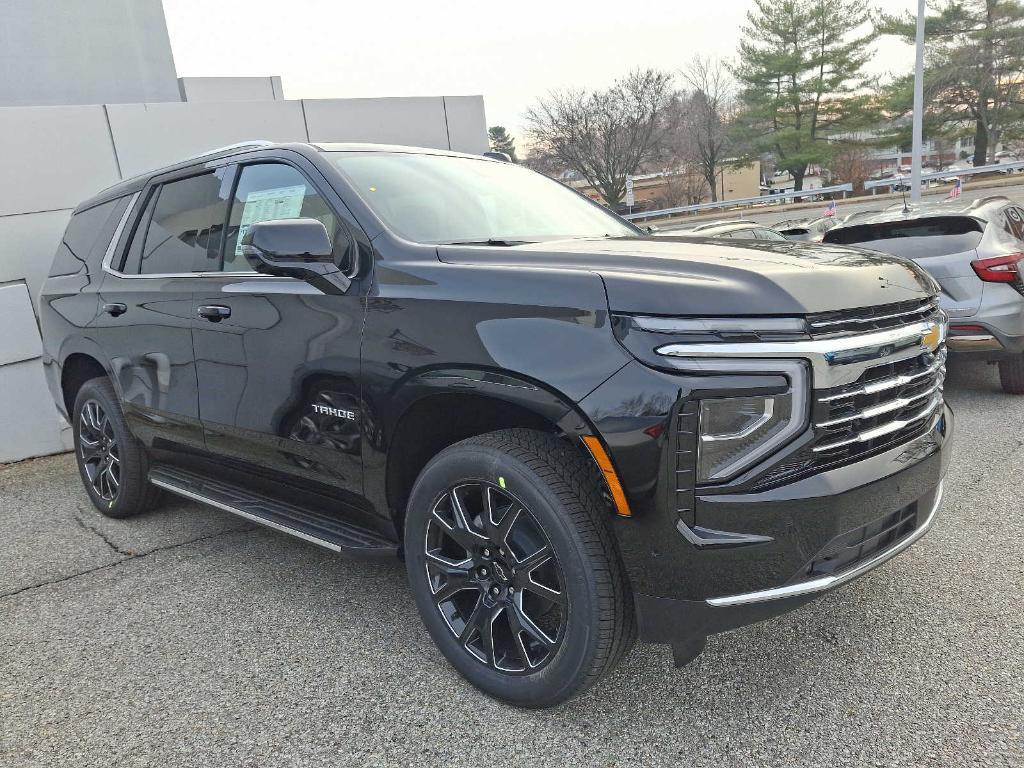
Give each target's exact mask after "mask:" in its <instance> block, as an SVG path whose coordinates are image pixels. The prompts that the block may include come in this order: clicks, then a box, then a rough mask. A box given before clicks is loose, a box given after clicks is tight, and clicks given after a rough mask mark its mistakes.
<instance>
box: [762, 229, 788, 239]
mask: <svg viewBox="0 0 1024 768" xmlns="http://www.w3.org/2000/svg"><path fill="white" fill-rule="evenodd" d="M754 234H755V235H757V239H758V240H785V239H786V238H784V237H783V236H782V235H780V234H779V233H778V232H775V231H773V230H771V229H755V230H754Z"/></svg>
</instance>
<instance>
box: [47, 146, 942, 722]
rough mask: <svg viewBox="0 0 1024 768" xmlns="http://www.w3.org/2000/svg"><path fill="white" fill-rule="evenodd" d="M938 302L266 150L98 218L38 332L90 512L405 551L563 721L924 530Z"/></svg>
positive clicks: (451, 653)
mask: <svg viewBox="0 0 1024 768" xmlns="http://www.w3.org/2000/svg"><path fill="white" fill-rule="evenodd" d="M935 291H936V286H935V283H934V281H933V280H931V278H929V277H928V276H927V275H926V274H925V273H924V272H923V271H922V270H921V269H919V268H918V267H916V266H914V265H913V264H911V263H909V262H907V261H905V260H903V259H898V258H893V257H890V256H885V255H881V254H868V253H866V252H864V251H858V250H847V249H843V248H840V247H833V248H831V249H829V250H827V251H826V250H823V249H822V248H821V247H820V246H809V245H803V244H799V243H769V242H759V243H757V244H756V247H755V246H754V245H753V244H751V243H744V242H742V241H731V240H730V241H725V240H700V241H698V240H685V239H664V238H656V237H647V236H645V235H644V233H643V232H642V231H641V230H639V229H637V228H636V227H634V226H632V225H631V224H629V223H627V222H623V221H622V220H621V219H619V218H618V217H616V216H615V215H614V214H613V213H611V212H610V211H607V210H606V209H603V208H602V207H601V206H599V205H596V204H595V203H593V202H590V201H587V200H586V199H584V198H582V197H581V196H579V195H577V194H576V193H574V192H572V191H571V190H568V189H566V188H565V187H563V186H561V185H560V184H558V183H557V182H555V181H552V180H550V179H547V178H546V177H544V176H541V175H539V174H536V173H533V172H532V171H529V170H527V169H525V168H522V167H520V166H515V165H510V164H508V163H504V162H499V161H496V160H489V159H486V158H481V157H474V156H470V155H460V154H456V153H452V152H442V151H436V150H428V149H411V148H393V147H392V148H387V147H375V146H368V145H341V144H318V145H311V144H280V145H278V144H254V145H247V146H240V147H239V146H236V147H233V148H227V149H224V150H221V151H216V152H212V153H209V154H206V155H203V156H201V157H197V158H192V159H189V160H186V161H183V162H181V163H179V164H177V165H174V166H171V167H168V168H164V169H161V170H158V171H154V172H152V173H147V174H144V175H142V176H138V177H136V178H133V179H130V180H128V181H124V182H122V183H119V184H117V185H116V186H114V187H111V188H110V189H107V190H104V191H103V192H100V193H99V194H98V195H96V196H95V197H93V198H91V199H90V200H88V201H86V202H84V203H82V204H81V205H79V206H78V207H77V208H76V209H75V211H74V213H73V215H72V216H71V219H70V223H69V224H68V227H67V231H66V232H65V234H64V237H63V240H62V242H61V244H60V247H59V250H58V252H57V255H56V258H55V260H54V263H53V266H52V269H51V271H50V276H49V278H48V279H47V280H46V282H45V285H44V287H43V290H42V296H41V307H40V313H41V325H42V332H43V337H44V339H45V369H46V376H47V381H48V384H49V387H50V389H51V390H52V393H53V397H54V400H55V402H56V403H57V407H58V408H59V409H60V411H61V412H62V413H64V414H65V415H66V416H67V417H68V419H69V420H70V422H71V424H72V425H73V429H74V442H75V456H76V460H77V464H78V469H79V471H80V473H81V478H82V481H83V484H84V486H85V491H86V493H87V494H88V496H89V499H90V500H91V502H92V504H93V505H94V506H95V507H96V509H98V510H99V511H100V512H101V513H103V514H105V515H108V516H110V517H125V516H128V515H134V514H137V513H140V512H145V511H147V510H150V509H153V508H154V507H156V506H157V505H158V503H159V502H160V498H161V493H162V492H169V493H172V494H177V495H179V496H183V497H185V498H188V499H193V500H196V501H199V502H203V503H205V504H209V505H210V506H212V507H216V508H217V509H220V510H223V511H226V512H229V513H231V514H234V515H238V516H240V517H242V518H244V519H246V520H249V521H251V522H254V523H259V524H262V525H265V526H269V527H270V528H273V529H275V530H276V531H279V532H283V533H286V534H290V535H292V536H296V537H298V538H300V539H303V540H305V541H307V542H311V543H313V544H317V545H320V546H323V547H326V548H327V549H329V550H332V551H334V552H339V553H344V554H347V555H353V556H368V557H379V556H385V557H391V558H394V557H400V558H402V559H403V560H404V562H405V567H406V570H407V573H408V578H409V586H410V589H411V591H412V594H413V597H414V599H415V602H416V605H417V608H418V610H419V613H420V616H421V617H422V620H423V623H424V624H425V625H426V628H427V630H428V631H429V633H430V635H431V637H432V638H433V639H434V641H435V642H436V644H437V646H438V647H439V649H440V650H441V652H442V653H443V654H444V656H445V657H446V658H447V659H448V660H449V661H450V662H451V664H452V665H453V666H454V667H455V668H456V669H457V670H458V671H459V672H460V673H461V674H463V675H464V676H465V677H466V678H467V679H468V680H470V681H471V682H472V683H473V684H475V685H476V686H478V687H479V688H481V689H482V690H483V691H486V692H487V693H489V694H490V695H492V696H495V697H498V698H500V699H503V700H505V701H508V702H511V703H513V704H516V705H519V706H527V707H542V706H550V705H553V704H557V703H558V702H561V701H564V700H565V699H567V698H569V697H570V696H572V695H573V694H575V693H578V692H579V691H581V690H583V689H585V688H587V687H588V686H590V685H592V684H593V683H594V682H595V681H596V680H597V679H599V678H600V677H601V676H602V675H603V674H605V673H606V672H608V671H609V670H610V669H612V668H613V667H615V665H616V664H618V662H619V661H621V659H622V658H623V657H624V656H625V655H626V654H627V653H628V652H629V649H630V647H631V646H632V644H633V642H634V640H635V639H637V638H639V639H640V640H643V641H647V642H655V643H666V644H670V645H671V646H672V647H673V651H674V656H675V659H676V663H677V664H683V663H686V662H687V661H689V660H691V659H693V658H694V657H695V656H696V655H697V654H699V653H700V651H701V649H702V648H703V647H704V643H705V639H706V637H707V635H709V634H711V633H714V632H721V631H724V630H728V629H732V628H735V627H738V626H741V625H743V624H747V623H750V622H753V621H758V620H760V619H763V618H765V617H768V616H771V615H774V614H778V613H782V612H784V611H787V610H790V609H792V608H795V607H797V606H799V605H802V604H804V603H806V602H808V601H809V600H811V599H812V598H814V597H815V596H817V595H820V594H822V593H824V592H826V591H828V590H830V589H832V588H833V587H836V586H839V585H841V584H844V583H846V582H848V581H850V580H851V579H853V578H855V577H857V576H860V575H861V574H863V573H866V572H868V571H870V570H871V569H873V568H874V567H875V566H877V565H879V564H880V563H882V562H884V561H886V560H887V559H889V558H891V557H893V556H894V555H896V554H898V553H899V552H901V551H903V550H904V549H906V548H907V547H908V546H910V545H911V544H913V543H914V542H915V541H917V540H918V539H919V538H920V537H921V536H922V535H924V533H925V532H926V531H928V529H929V528H930V527H931V526H932V524H933V523H934V521H935V519H936V514H937V510H938V509H939V505H940V502H941V498H942V478H943V475H944V473H945V471H946V466H947V463H948V461H949V456H950V451H951V437H952V429H953V422H952V415H951V413H950V411H949V410H948V409H947V408H946V406H945V405H944V402H943V398H942V381H943V370H944V369H943V359H944V355H945V351H944V335H945V327H944V324H943V320H942V317H941V315H940V314H939V312H938V310H937V308H936V306H935ZM385 591H387V590H385ZM893 594H895V593H893ZM378 597H379V596H378V595H367V596H366V598H365V599H366V600H374V599H378ZM894 599H898V598H894ZM357 608H358V606H356V605H353V610H357ZM394 623H395V626H394V627H393V628H392V631H393V632H394V633H395V634H396V635H401V634H402V633H403V632H409V633H411V634H415V633H416V630H415V629H413V628H411V627H404V626H403V625H402V615H401V612H400V611H399V612H396V613H395V615H394ZM412 642H413V643H414V644H415V643H417V642H418V641H415V640H413V641H412ZM339 653H343V650H341V651H339ZM343 661H344V660H343V658H340V659H324V675H325V676H330V674H331V669H332V667H334V666H336V665H337V664H339V663H343ZM407 663H409V664H414V663H416V654H415V653H414V654H410V655H409V657H408V659H407Z"/></svg>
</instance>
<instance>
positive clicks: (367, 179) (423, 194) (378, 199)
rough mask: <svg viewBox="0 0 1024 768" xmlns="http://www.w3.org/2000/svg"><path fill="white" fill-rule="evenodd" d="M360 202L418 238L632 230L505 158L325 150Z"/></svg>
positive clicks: (627, 233)
mask: <svg viewBox="0 0 1024 768" xmlns="http://www.w3.org/2000/svg"><path fill="white" fill-rule="evenodd" d="M327 156H328V157H329V158H330V159H331V161H332V162H334V163H335V164H336V165H337V166H338V167H339V168H340V169H341V171H342V172H343V173H344V174H345V175H346V176H348V178H349V180H350V181H351V182H352V185H353V187H354V188H355V189H356V191H357V192H358V193H359V194H360V195H361V196H362V198H363V200H365V201H366V204H367V205H369V206H370V208H372V209H373V211H374V213H376V214H377V215H378V216H379V217H380V218H381V219H382V220H383V221H384V222H385V223H386V224H387V225H388V226H389V227H390V228H392V229H393V230H394V231H396V232H397V233H398V234H400V235H401V236H402V237H405V238H406V239H408V240H413V241H416V242H420V243H453V242H470V243H486V242H487V241H488V240H491V239H493V240H504V241H507V242H519V241H524V240H526V241H535V240H551V239H555V238H564V237H605V236H608V235H610V236H615V237H636V236H637V234H638V233H637V231H636V230H635V229H633V228H632V227H630V226H629V225H627V224H625V223H624V222H623V221H622V220H621V219H619V218H618V217H616V216H615V215H614V214H612V213H609V212H607V211H605V210H603V209H602V208H600V207H599V206H596V205H594V204H593V203H590V202H588V201H587V200H586V199H585V198H583V197H582V196H580V195H578V194H576V193H575V192H573V191H572V190H569V189H567V188H566V187H564V186H562V185H561V184H559V183H558V182H556V181H553V180H552V179H549V178H547V177H545V176H542V175H541V174H539V173H534V172H533V171H529V170H527V169H525V168H521V167H519V166H517V165H513V164H511V163H500V162H494V161H493V160H485V159H483V158H481V159H479V160H478V159H474V158H468V157H450V156H445V155H427V154H411V153H410V154H405V153H398V152H330V153H327Z"/></svg>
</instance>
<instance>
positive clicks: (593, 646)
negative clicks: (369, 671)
mask: <svg viewBox="0 0 1024 768" xmlns="http://www.w3.org/2000/svg"><path fill="white" fill-rule="evenodd" d="M599 483H600V481H599V479H598V478H597V477H596V476H595V473H594V472H593V470H592V469H591V468H590V467H589V466H588V465H587V464H586V462H585V461H584V460H583V459H582V457H581V456H580V455H579V453H578V452H576V451H573V450H572V448H571V446H568V445H566V444H565V443H564V442H563V441H559V440H557V439H556V438H554V437H552V436H550V435H545V434H543V433H540V432H534V431H531V430H525V429H512V430H503V431H500V432H493V433H490V434H487V435H483V436H480V437H475V438H470V439H469V440H464V441H462V442H461V443H457V444H455V445H453V446H451V447H449V448H447V449H446V450H444V451H442V452H441V453H440V454H438V455H437V456H436V457H435V458H434V459H433V460H432V461H431V462H430V463H429V464H428V465H427V467H426V468H425V469H424V470H423V472H422V473H421V475H420V477H419V478H418V479H417V481H416V484H415V486H414V487H413V491H412V494H411V496H410V500H409V510H408V516H407V518H406V527H405V557H406V565H407V568H408V571H409V580H410V583H411V585H412V588H413V593H414V596H415V598H416V603H417V606H418V608H419V611H420V615H421V616H422V618H423V621H424V623H425V624H426V626H427V629H428V630H429V632H430V634H431V636H432V637H433V639H434V641H435V642H436V643H437V645H438V646H439V648H440V649H441V651H442V653H444V655H445V656H446V657H447V658H448V660H449V661H450V662H451V663H452V665H454V666H455V668H456V669H458V670H459V672H460V673H462V675H463V676H465V677H466V678H467V679H468V680H469V681H470V682H471V683H473V684H474V685H476V686H477V687H479V688H481V689H482V690H484V691H485V692H487V693H489V694H490V695H492V696H495V697H497V698H500V699H503V700H505V701H508V702H509V703H512V704H516V705H518V706H525V707H546V706H552V705H555V704H558V703H560V702H562V701H565V700H566V699H568V698H570V697H571V696H573V695H575V694H577V693H579V692H581V691H583V690H585V689H586V688H587V687H589V686H590V685H592V684H593V683H594V682H595V681H596V680H597V679H598V678H600V676H601V675H603V674H604V673H605V672H607V671H608V670H610V669H611V668H612V667H613V666H614V665H615V664H616V663H617V662H618V661H619V660H620V659H621V658H622V656H623V655H624V654H625V653H626V651H628V649H629V647H631V644H632V642H633V638H634V635H635V629H634V624H633V621H634V619H633V607H632V602H631V599H630V595H629V589H628V585H627V584H626V583H625V579H624V577H623V574H622V572H621V567H620V563H619V558H618V554H617V552H616V550H615V547H614V544H613V541H612V537H611V534H610V531H609V530H608V525H607V523H606V522H605V520H604V515H605V514H607V513H606V511H605V510H606V508H605V505H604V503H603V500H602V497H601V494H600V484H599Z"/></svg>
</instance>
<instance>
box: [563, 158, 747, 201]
mask: <svg viewBox="0 0 1024 768" xmlns="http://www.w3.org/2000/svg"><path fill="white" fill-rule="evenodd" d="M760 183H761V164H760V162H757V161H754V162H752V163H750V164H749V165H742V166H733V165H726V166H723V167H721V168H719V171H718V175H717V182H716V185H715V186H716V190H715V191H716V192H717V195H718V199H719V200H739V199H741V198H745V197H757V196H758V195H759V194H760ZM568 184H569V186H571V187H573V189H575V190H577V191H578V192H580V193H582V194H584V195H586V196H587V197H589V198H590V199H591V200H596V201H597V202H599V203H601V204H602V205H603V204H604V200H603V198H602V197H601V193H600V192H598V190H597V189H596V188H595V187H593V186H592V185H590V184H588V183H587V182H586V181H584V180H582V179H575V180H570V181H569V182H568ZM633 199H634V206H633V209H634V210H635V211H640V210H655V209H658V208H674V207H676V206H681V205H693V204H695V203H706V202H709V201H710V200H711V193H710V191H709V190H708V184H707V181H705V180H704V177H703V176H701V175H700V174H699V173H697V172H695V171H692V170H686V171H662V172H659V173H643V174H637V175H636V176H634V177H633Z"/></svg>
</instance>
